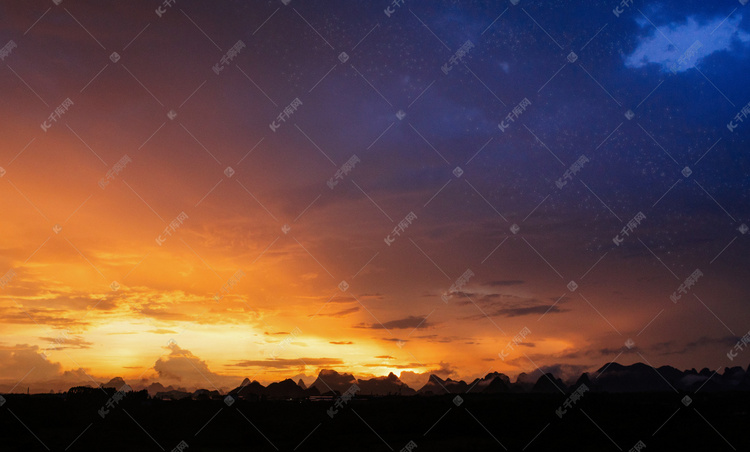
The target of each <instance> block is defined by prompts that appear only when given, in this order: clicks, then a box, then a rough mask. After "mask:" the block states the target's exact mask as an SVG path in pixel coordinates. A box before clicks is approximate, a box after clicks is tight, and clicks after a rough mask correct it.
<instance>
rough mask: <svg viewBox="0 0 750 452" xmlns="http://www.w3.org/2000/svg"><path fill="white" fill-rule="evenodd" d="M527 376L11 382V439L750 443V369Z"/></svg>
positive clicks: (311, 444)
mask: <svg viewBox="0 0 750 452" xmlns="http://www.w3.org/2000/svg"><path fill="white" fill-rule="evenodd" d="M527 377H528V376H527V375H525V374H521V375H519V377H518V378H517V379H516V381H514V382H511V381H510V379H509V378H508V377H507V376H506V375H504V374H502V373H497V372H494V373H490V374H488V375H486V376H485V377H484V378H481V379H476V380H474V381H472V382H465V381H460V380H459V381H456V380H452V379H441V378H440V377H438V376H436V375H431V376H430V379H429V381H428V383H427V384H425V385H424V386H423V387H421V388H419V389H417V390H415V389H413V388H409V387H408V386H407V385H405V384H403V383H402V382H400V381H399V379H398V378H397V377H396V376H395V375H393V374H391V375H389V376H387V377H381V378H373V379H356V378H355V377H354V376H353V375H351V374H348V373H339V372H336V371H333V370H322V371H321V372H320V374H319V375H318V377H317V379H316V380H315V382H314V383H313V384H312V385H310V387H306V386H305V385H304V383H303V382H302V381H299V382H298V383H295V382H294V381H292V380H290V379H287V380H283V381H280V382H276V383H271V384H269V385H268V386H263V385H261V384H260V383H259V382H257V381H250V380H248V379H245V380H244V381H243V383H242V385H240V386H239V387H237V388H235V389H233V390H232V391H230V392H229V393H228V394H222V393H220V391H217V390H206V389H200V390H196V391H193V392H187V391H181V390H178V389H174V388H171V387H166V388H165V387H163V386H162V385H160V384H158V383H153V384H151V385H150V386H149V387H147V388H140V389H138V388H135V389H133V388H130V387H129V386H128V385H127V383H126V382H125V381H124V380H122V379H121V378H114V379H112V380H111V381H109V382H107V383H104V384H102V385H101V386H99V387H96V388H95V387H91V386H78V387H74V388H71V389H70V390H68V391H67V392H65V393H59V394H31V395H27V394H6V395H4V396H3V398H2V399H1V400H2V402H3V406H2V407H0V419H2V431H3V432H4V433H3V447H2V450H9V451H11V450H12V451H16V450H17V451H32V450H46V448H49V450H69V451H89V450H91V451H93V450H116V451H119V450H123V451H124V450H159V449H160V448H163V449H164V450H175V449H176V450H190V451H239V450H248V449H247V448H248V447H250V448H251V450H269V451H270V450H342V451H343V450H365V451H369V450H373V451H378V450H386V449H390V450H404V448H405V450H409V446H408V445H409V444H412V446H411V447H412V449H413V448H414V447H419V448H420V449H419V450H441V451H443V450H444V451H471V450H529V451H535V450H539V451H541V450H550V449H551V448H554V449H555V450H582V451H588V450H591V451H595V450H617V449H619V450H633V448H634V447H635V450H638V446H637V445H638V444H645V445H646V447H648V448H649V450H730V449H734V450H743V449H744V450H747V449H745V448H747V447H750V438H748V436H747V434H746V428H747V425H748V422H750V414H749V412H748V410H749V409H750V369H743V368H742V367H731V368H729V367H727V368H725V369H724V370H723V371H721V372H714V371H711V370H709V369H702V370H700V371H698V370H695V369H691V370H686V371H680V370H678V369H675V368H672V367H669V366H663V367H659V368H653V367H651V366H648V365H646V364H642V363H636V364H633V365H630V366H623V365H620V364H618V363H609V364H607V365H605V366H602V368H600V369H599V370H598V371H596V372H594V373H592V374H588V373H584V374H582V375H581V376H580V377H579V378H578V379H577V381H575V382H573V383H570V384H566V383H565V382H563V381H562V380H560V379H559V378H556V377H555V376H554V375H553V374H551V373H546V374H542V375H541V376H540V377H538V378H537V379H536V380H533V379H529V378H527ZM118 394H119V396H118ZM20 419H29V424H30V425H22V424H20V423H19V420H20ZM708 419H710V420H711V421H710V422H709V421H708ZM713 425H717V426H720V428H719V429H716V430H714V428H713ZM24 427H28V429H27V428H24ZM31 431H33V432H34V433H33V434H32V433H31ZM84 431H85V435H84V434H81V433H82V432H84ZM78 435H80V437H78ZM77 437H78V438H77ZM183 441H184V443H183ZM410 442H413V443H410ZM639 442H642V443H639ZM181 444H182V446H181ZM414 444H416V446H413V445H414ZM185 445H187V446H185ZM180 447H182V448H183V449H180ZM186 448H189V449H186ZM735 448H737V449H735Z"/></svg>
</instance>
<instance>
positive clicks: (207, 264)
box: [0, 0, 750, 391]
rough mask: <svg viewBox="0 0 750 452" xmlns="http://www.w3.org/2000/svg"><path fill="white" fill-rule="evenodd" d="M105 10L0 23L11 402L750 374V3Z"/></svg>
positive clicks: (23, 16) (0, 15) (58, 9)
mask: <svg viewBox="0 0 750 452" xmlns="http://www.w3.org/2000/svg"><path fill="white" fill-rule="evenodd" d="M56 3H58V4H56ZM106 3H107V5H106V6H105V5H104V4H102V2H95V1H79V0H62V2H60V1H57V2H53V1H51V0H30V1H24V2H11V1H0V48H4V49H6V50H5V51H4V52H3V53H2V55H3V58H2V64H1V65H0V66H2V67H0V114H1V117H2V124H0V137H1V138H0V168H1V169H0V231H1V232H0V277H2V276H3V275H5V278H4V279H3V282H2V284H0V362H1V363H2V364H0V390H5V391H8V390H10V389H11V388H15V391H21V390H24V391H25V390H26V387H28V386H31V388H32V391H33V390H38V391H48V390H49V389H55V390H57V389H65V388H67V387H69V386H71V385H73V384H93V383H94V381H96V382H102V381H107V380H109V379H110V378H112V377H115V376H121V377H123V378H124V379H125V380H126V381H128V382H132V383H137V382H153V381H160V382H162V383H163V384H165V385H166V384H174V385H176V386H182V387H205V388H209V389H212V388H214V387H216V388H222V389H224V388H232V387H234V386H237V385H238V384H239V383H240V381H241V380H242V379H243V378H245V377H249V378H250V379H251V380H252V379H256V380H259V381H261V382H263V383H268V382H270V381H278V380H281V379H284V378H287V377H291V378H295V379H298V378H303V379H305V380H306V381H307V382H308V383H309V382H311V381H312V380H313V379H314V376H315V375H317V373H318V371H319V370H320V369H323V368H328V369H335V370H338V371H340V372H341V371H346V372H350V373H354V374H355V375H357V376H363V377H366V376H380V375H387V374H388V373H389V372H393V373H395V374H396V375H400V376H401V378H402V380H403V381H404V382H406V383H408V384H410V385H412V386H415V387H417V388H418V387H419V386H421V384H422V383H424V380H425V378H426V375H429V373H437V374H439V375H441V376H442V377H448V376H449V377H451V378H454V379H458V378H461V379H471V378H474V377H476V376H480V375H484V374H486V373H488V372H490V371H499V372H504V373H506V374H508V375H510V376H515V375H517V374H518V373H520V372H527V373H528V372H532V371H534V370H536V369H537V368H538V367H539V368H542V369H544V370H554V371H555V373H556V374H557V375H558V376H562V377H563V378H564V377H570V376H572V375H576V374H579V373H580V372H583V371H592V370H596V369H597V368H599V367H601V366H602V365H603V364H605V363H607V362H609V361H613V360H616V361H618V362H620V363H623V364H629V363H633V362H638V361H641V362H646V363H648V364H651V365H654V366H659V365H665V364H669V365H672V366H675V367H678V368H692V367H697V368H699V369H700V368H702V367H708V368H711V369H716V368H719V367H722V368H723V367H724V366H733V365H741V366H743V367H746V366H747V364H748V363H749V362H750V352H746V353H747V354H746V355H740V356H739V357H738V358H736V359H735V360H734V361H730V360H729V359H728V358H727V356H726V353H727V352H728V351H729V350H730V349H731V348H732V347H733V345H734V344H735V343H736V342H737V341H738V340H739V339H740V337H742V336H743V335H745V334H746V333H747V332H748V330H750V310H749V309H748V303H749V302H750V299H749V295H748V294H749V293H750V292H749V291H750V278H748V266H747V264H748V251H749V250H750V245H749V244H748V240H750V231H748V230H747V227H746V226H744V225H745V224H750V207H749V206H750V204H749V201H750V199H749V195H750V178H748V174H750V157H748V145H747V143H748V138H749V137H750V110H748V105H749V103H750V86H749V85H748V83H747V80H748V73H750V52H749V51H748V50H750V9H748V8H750V6H743V5H742V4H741V2H738V1H730V0H727V1H722V2H700V1H697V0H695V1H676V0H671V1H655V2H649V3H648V4H638V3H636V4H634V5H632V6H629V7H623V8H620V10H621V12H617V13H616V12H613V8H615V7H617V6H618V5H619V3H618V2H615V1H596V2H586V3H587V4H586V6H585V7H584V6H575V7H573V6H563V5H560V3H565V2H539V1H534V2H532V1H527V0H521V1H520V3H519V2H515V3H518V4H516V5H514V4H513V3H514V2H510V1H500V2H478V1H458V0H453V1H448V0H442V1H439V2H424V1H423V2H415V1H407V2H405V3H402V4H401V5H400V6H390V5H391V3H390V2H388V1H383V2H380V1H373V2H346V1H338V0H336V1H322V0H320V1H300V0H291V2H286V3H287V4H285V3H284V2H282V1H279V0H268V1H252V2H247V1H222V2H197V1H190V0H177V1H175V2H173V3H172V4H170V5H168V6H166V7H164V6H162V7H161V9H160V10H158V12H157V8H159V7H160V5H162V3H161V2H158V1H144V2H124V1H121V2H106ZM487 3H490V4H491V5H490V6H487V5H486V4H487ZM550 3H552V4H550ZM389 7H390V9H389V10H387V11H388V12H387V13H386V12H385V11H384V9H386V8H389ZM11 42H12V43H13V44H12V45H8V44H10V43H11ZM66 101H67V102H66ZM63 105H64V107H61V106H63ZM743 108H745V110H746V113H745V114H743V113H742V111H743ZM56 111H57V113H55V112H56ZM51 115H52V117H53V119H54V120H50V116H51ZM279 117H280V118H281V120H279V119H277V118H279ZM735 117H738V118H739V119H735ZM508 118H510V119H508ZM45 121H46V123H45ZM274 121H275V123H274ZM735 126H736V127H735ZM355 156H356V158H353V157H355ZM124 157H126V158H125V159H123V158H124ZM118 162H120V164H119V165H118ZM347 162H349V164H347ZM577 162H578V163H577ZM576 165H577V167H576ZM342 167H344V170H342ZM571 168H574V170H573V171H571ZM337 171H341V172H340V173H339V174H340V175H341V177H340V178H338V179H337V178H336V174H337ZM566 171H568V173H567V174H568V175H569V177H565V176H566ZM108 172H109V174H110V177H109V178H108ZM344 173H345V174H344ZM572 173H575V174H572ZM333 182H335V185H334V183H333ZM639 214H640V215H639ZM407 218H408V220H406V219H407ZM634 218H640V219H638V220H636V221H635V222H633V221H632V220H633V219H634ZM405 220H406V222H404V221H405ZM629 223H630V224H631V227H632V228H631V230H628V229H627V228H628V224H629ZM399 224H401V229H399ZM170 225H171V226H170ZM403 226H408V227H405V228H403ZM623 228H625V230H626V231H628V234H627V235H625V234H623V233H622V231H623ZM394 229H396V230H397V232H398V234H394ZM165 231H168V233H165ZM618 234H619V238H620V239H622V240H621V241H618V240H613V239H616V236H618ZM615 242H617V243H615ZM467 270H468V271H469V272H467ZM696 270H697V271H696ZM462 275H465V278H463V279H464V280H466V282H465V284H462V283H461V278H462ZM691 275H693V277H692V279H693V280H694V281H693V282H694V283H693V284H687V286H691V287H686V286H685V284H686V280H688V282H689V278H691ZM571 282H573V283H571ZM681 287H683V288H684V289H685V290H684V291H682V292H680V288H681ZM673 294H676V295H679V296H680V298H679V299H676V297H673V298H675V300H676V302H675V301H674V300H673V299H671V298H670V296H672V295H673ZM524 328H526V331H530V333H528V334H526V336H525V338H523V340H522V341H521V340H515V341H514V338H515V337H516V336H517V335H518V334H519V333H520V332H521V331H522V330H524ZM629 340H630V341H629ZM626 341H627V343H628V345H626ZM509 344H510V346H509ZM500 354H506V355H507V356H506V357H505V358H504V359H502V358H501V357H500Z"/></svg>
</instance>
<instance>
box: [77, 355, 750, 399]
mask: <svg viewBox="0 0 750 452" xmlns="http://www.w3.org/2000/svg"><path fill="white" fill-rule="evenodd" d="M355 384H356V385H357V387H358V388H359V389H358V390H357V391H355V394H356V395H357V396H369V397H372V396H394V395H398V396H413V395H419V396H431V395H444V394H465V393H471V394H503V393H526V392H530V393H550V394H552V393H558V392H563V393H569V392H572V391H574V390H575V389H577V388H579V387H580V386H581V385H586V387H587V388H588V390H589V391H592V392H608V393H637V392H671V391H683V392H696V391H697V390H699V389H700V390H701V391H702V392H725V391H750V367H748V368H742V367H740V366H735V367H725V368H724V370H723V371H713V370H710V369H707V368H704V369H701V370H700V371H698V370H696V369H690V370H684V371H683V370H679V369H676V368H674V367H671V366H662V367H658V368H655V367H651V366H649V365H647V364H644V363H635V364H631V365H627V366H626V365H622V364H619V363H616V362H611V363H607V364H605V365H604V366H601V367H600V368H599V369H598V370H596V371H595V372H591V373H589V372H585V373H583V374H581V375H580V376H579V377H578V379H577V380H576V381H575V383H574V384H571V385H570V386H567V385H566V384H565V383H564V382H563V381H562V380H561V379H560V377H559V376H555V375H554V374H552V373H545V374H542V373H541V372H540V371H535V372H533V373H531V374H526V373H521V374H519V375H518V377H517V378H516V381H515V382H511V381H510V378H509V377H508V376H507V375H505V374H502V373H499V372H492V373H489V374H487V375H485V376H484V377H483V378H476V379H474V380H473V381H472V382H470V383H467V382H465V381H463V380H453V379H451V378H447V379H442V378H440V377H439V376H437V375H435V374H432V375H430V378H429V379H428V381H427V383H425V384H424V385H423V386H422V387H421V388H419V389H418V390H417V389H415V388H411V387H409V386H408V385H407V384H405V383H404V382H402V381H401V380H400V379H399V378H398V377H397V376H396V375H395V374H394V373H389V374H388V375H387V376H383V377H373V378H369V379H357V378H356V377H355V376H354V375H352V374H350V373H339V372H337V371H335V370H330V369H322V370H321V371H320V372H319V373H318V377H317V378H316V379H315V381H314V382H313V383H312V384H311V385H310V387H306V386H305V383H304V382H303V381H302V380H300V381H299V382H297V383H295V382H294V380H291V379H286V380H282V381H279V382H274V383H271V384H269V385H268V386H263V385H262V384H261V383H260V382H258V381H250V380H249V379H248V378H245V379H244V380H243V381H242V384H240V386H238V387H236V388H234V389H232V390H231V391H229V393H228V394H229V395H231V396H233V397H235V398H240V399H245V400H261V399H269V400H290V399H291V400H297V399H304V398H308V397H310V396H318V395H326V394H328V395H333V396H337V395H340V394H343V393H344V392H346V391H347V390H349V389H350V388H352V386H353V385H355ZM123 387H126V382H125V381H124V380H123V379H122V378H120V377H115V378H113V379H111V380H110V381H108V382H107V383H103V384H100V385H99V388H101V389H106V390H108V391H112V390H114V391H119V390H120V389H122V388H123ZM99 388H91V387H90V386H87V385H78V386H76V387H75V388H71V390H69V391H68V392H69V393H76V394H79V393H83V392H86V391H87V390H89V389H91V390H93V389H96V390H100V389H99ZM73 389H75V390H73ZM134 390H136V391H137V390H146V391H148V394H149V395H150V396H151V397H156V398H161V399H170V400H180V399H183V398H192V399H197V400H198V399H218V398H221V397H222V396H224V395H225V394H222V393H221V392H220V391H217V390H207V389H199V390H197V391H194V392H190V391H187V390H185V389H184V388H179V387H178V388H175V387H172V386H167V387H165V386H164V385H162V384H161V383H159V382H153V383H151V384H150V385H148V386H142V385H141V386H138V387H136V388H134Z"/></svg>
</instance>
